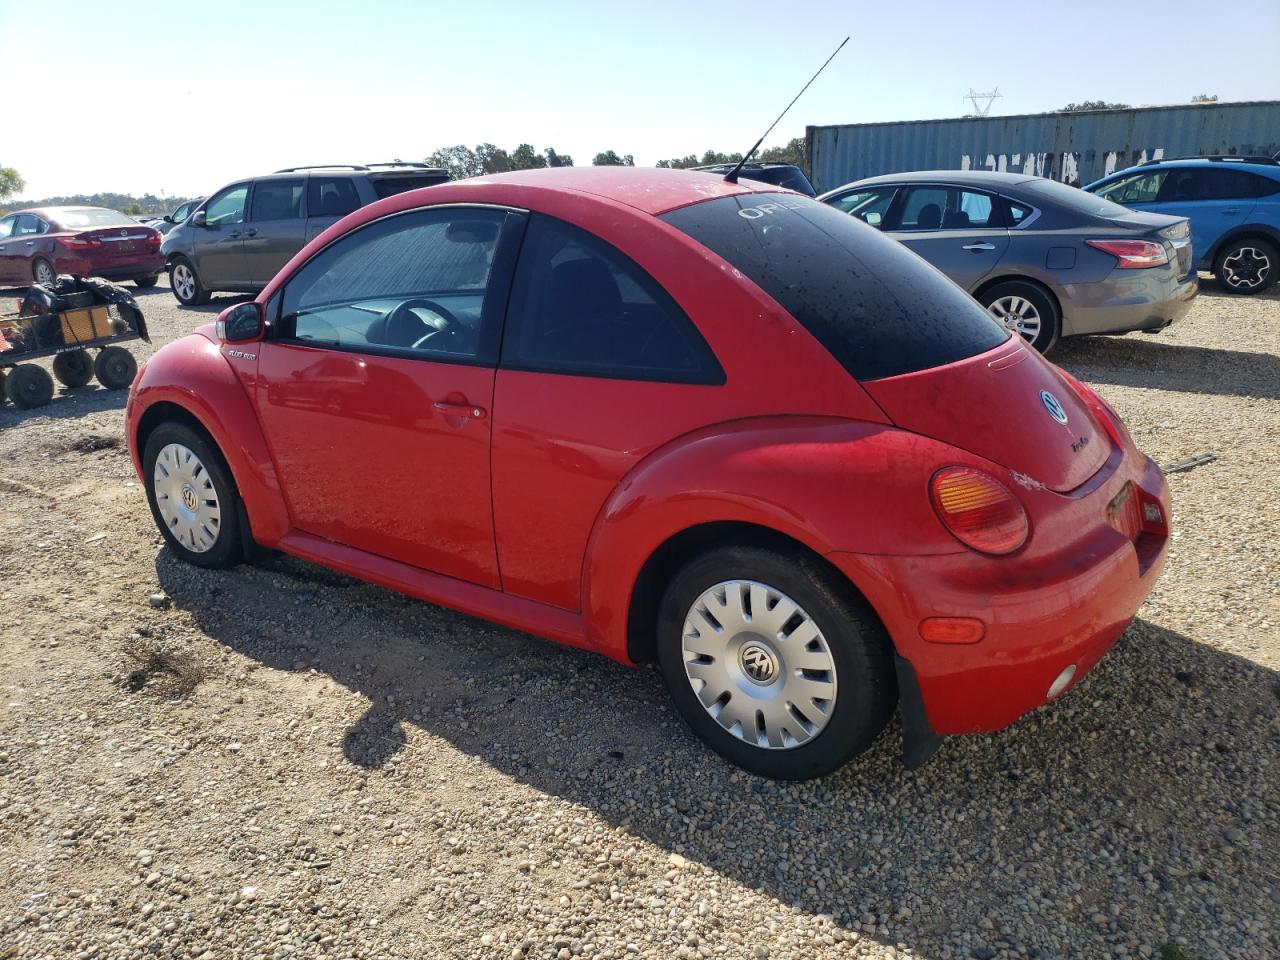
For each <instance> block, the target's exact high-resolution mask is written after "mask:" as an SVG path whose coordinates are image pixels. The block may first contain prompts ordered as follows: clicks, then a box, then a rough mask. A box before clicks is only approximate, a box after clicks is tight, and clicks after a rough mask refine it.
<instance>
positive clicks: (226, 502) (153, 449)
mask: <svg viewBox="0 0 1280 960" xmlns="http://www.w3.org/2000/svg"><path fill="white" fill-rule="evenodd" d="M170 444H179V445H181V446H183V447H186V448H187V449H188V450H189V451H191V452H192V453H193V454H194V455H195V456H196V458H198V460H199V463H200V464H201V465H202V466H203V469H204V472H205V474H207V476H208V479H209V480H210V481H212V484H213V490H214V492H215V494H216V495H217V503H218V505H219V508H220V512H221V520H220V522H219V523H218V525H217V529H216V531H215V532H214V539H213V544H212V546H209V547H208V548H207V549H203V550H195V549H192V548H191V547H190V546H188V545H187V544H186V543H184V542H183V541H182V540H181V539H180V538H179V536H178V535H175V533H174V529H173V527H172V526H171V525H170V524H169V523H167V522H166V521H165V519H164V516H163V515H162V513H161V511H160V506H159V503H158V501H157V495H156V460H157V459H158V458H159V456H160V454H161V452H162V451H163V450H164V449H165V448H166V447H168V446H169V445H170ZM142 470H143V473H142V475H143V478H144V485H145V486H146V488H147V503H148V504H150V506H151V516H152V518H153V519H154V520H155V523H156V527H157V528H158V529H159V530H160V533H161V534H162V535H163V536H164V539H165V543H167V544H168V545H169V549H170V550H172V551H173V552H174V553H175V554H176V555H177V556H178V558H179V559H180V560H184V561H186V562H187V563H191V564H195V565H196V566H198V567H210V568H223V567H233V566H235V565H236V564H237V563H240V561H241V560H243V559H244V549H243V545H242V542H241V539H240V522H239V516H240V509H241V507H240V495H239V493H238V492H237V491H236V486H235V481H234V479H233V478H232V476H231V471H230V469H228V468H227V464H226V461H225V460H223V458H222V452H221V451H220V450H218V447H217V445H216V444H215V443H214V442H213V441H212V440H210V439H209V437H208V435H207V434H205V433H204V432H203V431H201V430H198V429H196V428H194V427H192V426H190V425H188V424H186V423H181V422H178V421H169V422H167V423H162V424H161V425H160V426H158V427H156V428H155V429H154V430H153V431H151V435H150V436H149V437H148V438H147V446H146V449H145V450H144V451H143V454H142Z"/></svg>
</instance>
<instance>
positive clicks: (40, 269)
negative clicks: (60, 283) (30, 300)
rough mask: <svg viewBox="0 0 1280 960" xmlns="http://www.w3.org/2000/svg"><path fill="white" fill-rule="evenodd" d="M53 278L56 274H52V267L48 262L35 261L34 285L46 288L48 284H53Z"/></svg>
mask: <svg viewBox="0 0 1280 960" xmlns="http://www.w3.org/2000/svg"><path fill="white" fill-rule="evenodd" d="M55 276H56V274H55V273H54V272H53V267H52V266H51V265H50V264H49V263H48V261H45V260H37V261H36V268H35V280H36V283H39V284H43V285H45V286H48V285H49V284H51V283H53V281H54V278H55Z"/></svg>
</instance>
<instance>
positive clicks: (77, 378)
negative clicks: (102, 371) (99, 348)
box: [53, 350, 93, 387]
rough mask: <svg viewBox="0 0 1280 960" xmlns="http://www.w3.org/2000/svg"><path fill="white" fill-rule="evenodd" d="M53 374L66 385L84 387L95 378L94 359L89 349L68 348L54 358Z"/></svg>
mask: <svg viewBox="0 0 1280 960" xmlns="http://www.w3.org/2000/svg"><path fill="white" fill-rule="evenodd" d="M53 375H54V376H55V377H57V379H58V382H59V383H60V384H62V385H63V386H64V387H83V386H84V385H85V384H86V383H88V382H89V381H90V380H92V379H93V360H92V359H91V358H90V356H89V351H88V350H68V351H67V352H66V353H60V354H58V355H57V356H56V357H54V358H53Z"/></svg>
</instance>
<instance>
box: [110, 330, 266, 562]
mask: <svg viewBox="0 0 1280 960" xmlns="http://www.w3.org/2000/svg"><path fill="white" fill-rule="evenodd" d="M252 348H253V345H252V344H250V345H249V346H248V347H247V348H246V349H247V350H252ZM222 349H223V348H221V347H219V345H218V344H217V343H214V342H212V341H211V340H210V339H209V338H208V337H206V336H204V335H203V334H201V333H194V334H191V335H190V336H187V337H183V338H182V339H181V340H176V341H174V342H173V343H171V344H169V345H168V346H166V347H164V348H163V349H161V350H160V351H158V352H157V353H156V354H155V356H153V357H152V358H151V359H150V360H149V361H147V363H146V365H145V366H144V367H143V368H142V371H141V372H140V373H139V374H138V378H137V379H136V380H135V381H134V384H133V388H132V389H131V390H130V393H129V405H128V408H127V410H126V432H127V435H128V440H129V454H130V456H132V458H133V467H134V470H136V471H137V473H138V477H139V479H140V480H142V482H143V483H144V484H145V483H146V478H145V477H144V476H143V471H142V452H143V451H142V449H141V446H142V445H141V444H140V443H139V431H140V428H142V427H143V426H144V424H145V426H146V427H147V429H150V428H151V427H152V426H154V425H155V424H154V420H155V418H156V416H160V417H163V416H164V412H163V411H162V410H161V408H159V407H157V406H156V405H157V404H173V405H175V406H177V407H180V408H181V409H182V410H183V411H185V412H186V413H187V414H189V415H190V416H192V417H195V419H196V420H197V421H199V423H200V424H201V426H203V427H204V428H205V430H207V431H208V432H209V435H210V436H212V437H213V440H214V442H215V443H216V444H217V445H218V448H219V449H220V450H221V451H222V455H223V457H225V458H226V461H227V466H229V467H230V468H231V474H232V476H233V477H234V478H235V482H236V487H237V488H238V489H239V491H240V498H241V499H242V500H243V501H244V505H245V512H246V513H247V514H248V518H249V527H250V529H251V530H252V532H253V537H254V539H255V540H256V541H258V543H260V544H263V545H264V546H274V545H275V544H276V543H277V542H278V541H279V540H280V538H281V537H282V536H284V534H285V533H286V532H287V531H288V529H289V515H288V511H287V510H286V508H285V503H284V499H283V497H282V496H281V493H280V483H279V480H278V479H277V477H276V470H275V465H274V464H273V463H272V460H271V454H270V452H269V451H268V449H267V444H266V440H265V439H264V438H263V436H262V429H261V426H260V425H259V423H258V417H257V414H256V413H255V412H254V409H253V404H252V403H251V402H250V400H249V396H248V393H247V391H248V390H251V389H253V376H254V371H255V370H256V364H254V363H253V362H252V361H249V360H247V359H246V361H245V369H244V371H243V373H242V372H241V371H239V370H237V369H233V368H232V367H231V364H230V362H229V361H228V360H227V358H226V357H224V356H223V355H222ZM149 410H150V411H154V412H153V415H152V416H151V417H148V415H147V414H148V411H149Z"/></svg>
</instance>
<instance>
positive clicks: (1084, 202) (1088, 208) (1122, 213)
mask: <svg viewBox="0 0 1280 960" xmlns="http://www.w3.org/2000/svg"><path fill="white" fill-rule="evenodd" d="M1018 190H1019V191H1021V192H1023V194H1024V197H1025V199H1027V200H1030V201H1031V202H1032V203H1035V202H1037V201H1041V200H1048V201H1049V202H1051V203H1053V204H1054V205H1055V206H1058V207H1062V208H1063V209H1064V210H1071V211H1073V212H1075V213H1083V214H1084V215H1085V216H1087V217H1106V218H1107V219H1108V220H1112V219H1114V218H1116V217H1127V216H1129V215H1130V214H1132V213H1133V211H1132V210H1128V209H1126V208H1124V207H1122V206H1120V204H1118V203H1113V202H1112V201H1110V200H1108V199H1106V198H1105V197H1099V196H1098V195H1096V194H1093V193H1089V192H1088V191H1087V190H1081V189H1080V188H1079V187H1069V186H1067V185H1066V184H1065V183H1059V182H1058V181H1057V180H1028V181H1026V182H1025V183H1020V184H1018Z"/></svg>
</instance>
